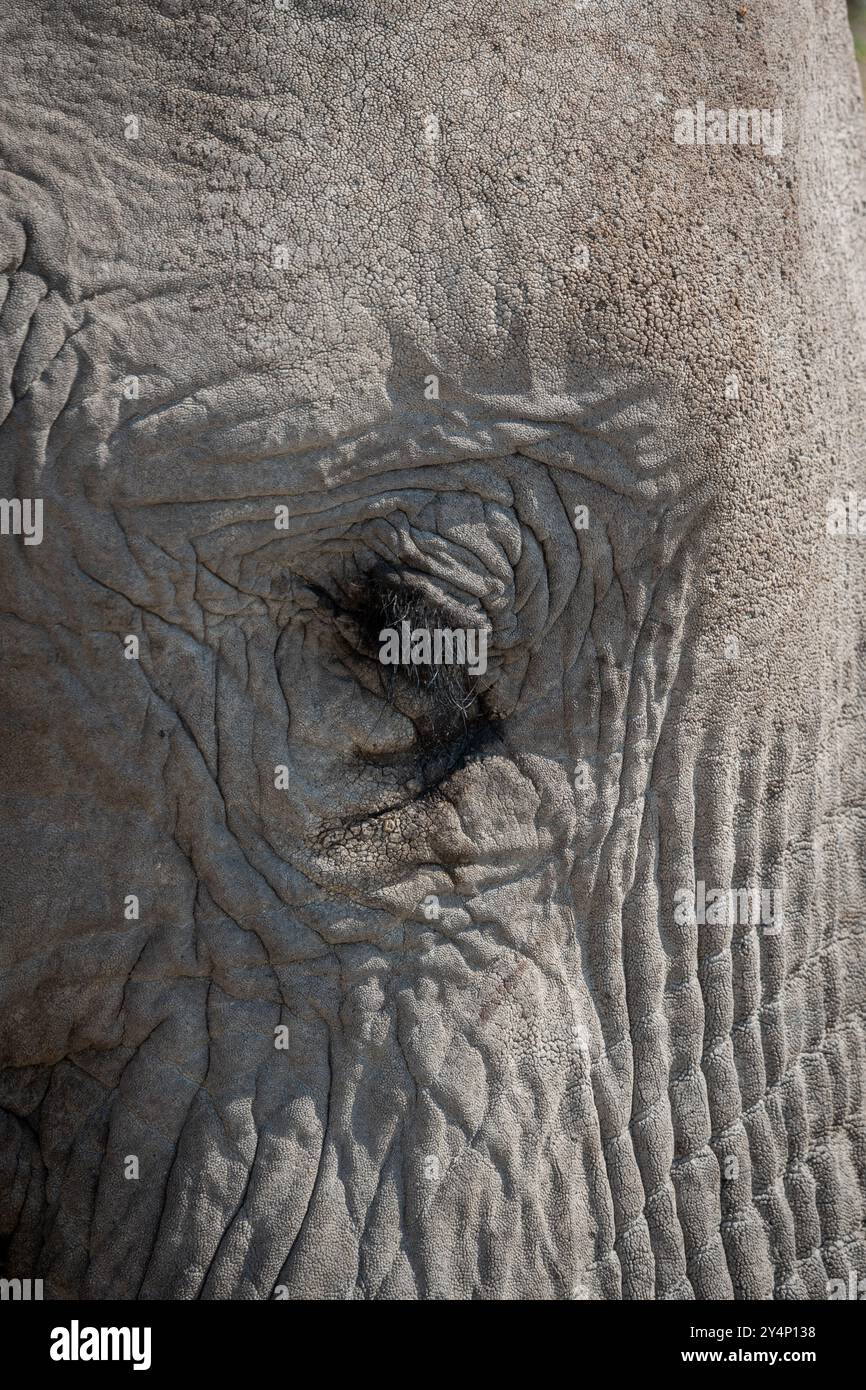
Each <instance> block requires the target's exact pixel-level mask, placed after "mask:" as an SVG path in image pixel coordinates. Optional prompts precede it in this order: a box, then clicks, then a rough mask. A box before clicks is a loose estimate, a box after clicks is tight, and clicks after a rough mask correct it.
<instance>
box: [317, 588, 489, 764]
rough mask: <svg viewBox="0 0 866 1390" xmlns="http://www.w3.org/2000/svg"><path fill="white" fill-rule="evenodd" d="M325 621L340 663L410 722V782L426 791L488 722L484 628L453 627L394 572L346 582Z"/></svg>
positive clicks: (483, 734) (473, 747)
mask: <svg viewBox="0 0 866 1390" xmlns="http://www.w3.org/2000/svg"><path fill="white" fill-rule="evenodd" d="M332 620H333V623H334V627H335V629H336V631H337V632H338V634H339V639H340V641H341V642H342V643H343V644H344V652H343V656H344V664H345V665H346V666H347V667H348V668H349V669H350V670H351V671H352V673H353V675H354V676H355V677H356V679H359V680H361V681H362V682H363V684H364V686H365V688H366V689H368V690H373V691H375V692H376V693H378V694H379V695H380V696H381V698H382V699H383V700H384V701H385V702H386V703H387V704H388V705H389V706H390V707H391V708H393V709H394V710H396V711H397V712H398V713H400V714H402V715H404V716H406V717H407V718H408V719H409V720H411V722H412V724H413V725H414V728H415V736H416V740H415V748H414V750H413V756H412V767H411V776H412V778H413V779H415V780H417V781H419V782H420V784H421V785H422V786H423V787H424V788H425V789H426V790H429V789H430V788H431V787H433V786H437V785H439V784H441V782H442V781H443V779H444V778H445V777H446V776H448V775H449V774H450V773H451V772H454V771H456V770H457V768H458V767H460V766H462V765H463V764H464V763H465V762H466V761H467V760H468V759H469V757H471V756H472V755H473V754H475V753H477V752H478V751H479V750H480V748H481V746H482V745H483V743H484V742H485V740H486V739H487V738H488V737H489V735H490V734H491V732H492V730H493V726H494V724H495V721H494V720H493V719H492V718H491V716H490V714H489V712H488V707H487V700H486V697H485V694H484V686H483V680H482V678H483V676H484V675H485V673H486V671H487V644H488V636H489V629H488V628H487V626H486V625H482V624H480V623H479V624H478V625H476V626H474V627H471V626H470V627H461V626H459V625H456V624H454V623H453V621H451V620H450V619H449V617H448V616H447V615H446V614H445V612H444V611H443V610H442V609H440V608H438V607H437V606H436V605H435V604H433V603H432V602H431V601H430V599H429V598H428V597H426V595H425V594H423V593H422V592H421V591H420V590H419V589H417V588H413V587H412V586H411V584H409V583H407V582H406V581H405V579H404V578H403V576H402V575H400V574H399V573H395V572H393V571H385V572H380V573H378V574H374V575H370V576H367V577H364V578H362V579H361V580H360V581H358V582H357V583H356V584H354V585H352V586H351V587H350V588H349V589H348V590H347V591H346V593H345V595H344V597H343V599H342V600H341V602H340V603H338V604H334V606H333V610H332ZM369 761H370V762H376V763H381V761H382V760H381V758H379V757H371V758H370V759H369ZM407 775H409V772H408V771H407Z"/></svg>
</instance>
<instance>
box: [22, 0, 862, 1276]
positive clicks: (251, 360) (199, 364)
mask: <svg viewBox="0 0 866 1390" xmlns="http://www.w3.org/2000/svg"><path fill="white" fill-rule="evenodd" d="M286 4H287V8H286V9H285V10H277V9H276V8H274V7H272V6H270V5H263V4H246V3H245V4H240V3H235V0H225V3H221V4H220V5H219V6H216V7H214V13H208V14H205V13H204V12H203V9H202V7H201V6H200V5H198V4H197V3H193V0H160V2H159V3H156V2H155V0H150V3H142V2H141V0H135V3H132V0H123V3H121V4H119V5H110V4H108V3H107V0H72V3H71V4H70V3H68V2H67V0H64V3H63V4H61V3H60V0H48V2H47V3H44V4H42V5H40V6H39V7H38V13H36V14H32V13H29V12H28V13H26V14H23V15H22V17H21V18H18V19H13V18H10V17H9V14H8V12H7V13H6V14H5V15H4V17H3V20H2V33H0V48H2V51H3V54H4V62H3V67H4V79H3V80H4V84H5V90H6V97H5V99H4V102H3V105H2V111H0V132H2V157H3V166H4V171H3V172H2V174H0V247H2V255H3V267H2V268H3V269H4V270H5V271H6V277H5V279H4V281H3V290H2V293H3V299H2V310H0V338H2V366H0V391H2V397H3V399H2V409H0V418H2V419H3V423H2V427H0V458H2V484H0V487H2V495H3V496H5V497H7V498H9V497H13V496H17V497H42V498H44V499H45V537H44V540H43V542H42V544H41V545H38V546H36V545H34V546H25V545H24V544H23V543H22V539H21V538H20V537H19V538H14V537H11V536H4V537H2V538H0V563H2V569H3V576H2V577H3V593H4V595H5V598H4V609H3V611H4V617H3V620H2V644H3V652H4V656H3V662H2V665H0V682H2V706H3V713H4V721H3V722H4V728H5V729H6V732H5V733H4V737H3V743H2V777H3V795H4V802H3V807H4V825H5V829H4V853H3V856H2V875H3V884H2V898H3V909H4V915H3V925H2V962H3V975H2V988H3V1006H2V1014H0V1059H2V1063H3V1069H2V1084H0V1103H2V1111H0V1115H2V1121H0V1231H2V1232H3V1233H5V1235H6V1237H7V1238H8V1249H7V1273H8V1274H10V1275H17V1276H19V1277H26V1276H37V1277H43V1278H44V1280H45V1287H46V1296H50V1297H53V1298H69V1297H85V1298H92V1299H104V1298H116V1297H119V1298H127V1299H134V1298H144V1299H150V1298H172V1299H189V1298H196V1297H201V1298H218V1299H227V1298H234V1299H238V1298H240V1299H258V1298H269V1297H272V1296H277V1297H284V1296H287V1297H290V1298H318V1297H323V1298H328V1299H341V1298H356V1299H377V1298H382V1299H416V1298H418V1299H429V1298H434V1299H437V1298H438V1299H442V1298H446V1299H447V1298H489V1299H511V1298H531V1299H568V1298H587V1299H618V1298H628V1299H691V1298H696V1299H708V1298H722V1299H729V1298H737V1299H769V1298H791V1297H800V1298H802V1297H806V1298H815V1299H820V1298H824V1297H826V1295H827V1286H828V1281H829V1280H831V1279H834V1278H845V1277H846V1276H847V1274H848V1272H849V1271H850V1270H852V1269H856V1270H858V1271H859V1272H860V1273H864V1272H866V1239H864V1187H866V1123H864V1107H863V1092H864V1077H866V1040H864V1026H863V1006H864V999H866V936H864V891H866V875H864V854H863V849H864V845H863V839H864V815H866V781H864V748H866V717H864V716H866V688H864V680H866V632H864V615H866V608H864V602H863V595H864V592H866V575H864V552H866V537H864V538H862V539H858V538H856V537H854V538H847V539H846V538H838V537H828V536H827V535H826V533H825V506H826V501H827V498H828V497H830V496H834V495H844V493H845V491H846V490H847V489H855V490H858V491H859V492H860V493H861V494H866V459H864V443H863V419H864V413H863V405H864V399H863V398H864V382H866V372H864V365H866V364H864V360H863V359H864V352H863V325H864V321H866V296H864V266H866V259H864V256H866V248H864V238H863V226H864V211H866V179H864V169H866V159H864V155H866V131H864V122H863V111H862V103H861V99H860V96H859V92H858V90H857V84H856V79H855V72H854V64H853V58H852V55H851V52H850V39H849V37H848V34H847V32H846V27H845V16H844V5H843V4H842V3H841V0H832V3H831V0H775V3H750V4H749V5H748V7H747V8H746V9H745V13H738V11H741V10H743V8H744V7H742V6H737V5H735V4H733V3H727V0H726V2H725V3H713V4H706V5H705V4H704V3H703V2H702V0H700V3H695V4H690V5H687V6H683V4H682V3H680V0H659V3H656V4H653V5H649V4H648V3H642V2H641V0H598V3H586V4H579V5H575V6H568V5H566V4H559V3H557V4H554V3H552V0H550V2H549V3H548V0H541V3H540V4H539V3H533V4H532V5H525V6H524V5H522V4H520V3H517V0H506V3H505V4H504V5H497V6H491V5H489V4H485V5H474V4H473V5H470V6H469V7H467V6H466V5H465V4H464V3H461V4H460V5H456V4H455V5H453V6H452V5H450V4H448V3H443V4H439V5H436V6H433V7H431V6H427V5H421V4H416V3H414V0H404V2H403V3H400V0H389V3H385V4H383V3H381V2H380V0H377V3H376V4H372V3H359V4H352V5H348V4H345V5H344V4H341V3H336V0H334V3H330V2H329V0H286ZM49 93H50V94H49ZM699 100H705V101H706V104H707V105H708V106H712V105H718V106H721V107H725V108H727V107H728V106H737V105H740V106H744V107H757V108H768V109H774V108H776V107H779V108H781V109H782V111H783V118H784V148H783V150H782V152H781V154H779V155H772V154H770V153H769V152H768V151H767V150H765V149H764V148H762V147H745V148H740V147H738V148H716V149H701V148H689V147H684V146H680V145H677V144H675V143H674V141H673V139H672V131H673V125H674V112H675V111H676V109H678V108H680V107H693V106H694V105H695V103H696V102H697V101H699ZM133 114H137V115H138V117H139V120H140V135H139V139H138V140H128V139H126V138H125V135H124V129H125V125H124V122H125V117H127V116H129V115H133ZM431 115H433V116H435V117H436V118H437V120H438V128H437V126H436V123H435V122H434V123H432V125H431V124H430V122H429V120H428V118H429V117H430V116H431ZM277 247H283V248H284V250H283V251H282V252H280V253H279V255H278V253H277V252H276V251H275V248H277ZM582 247H586V248H588V252H589V262H588V264H585V258H584V255H583V252H582V250H581V248H582ZM277 259H280V260H281V264H280V265H277V264H275V261H276V260H277ZM731 373H736V374H737V377H738V380H739V383H740V391H739V398H738V399H737V398H735V397H733V396H732V395H731V393H730V392H728V393H726V380H728V379H729V377H730V374H731ZM130 375H135V376H137V377H138V378H139V379H140V394H139V398H138V399H137V400H136V399H128V398H127V396H126V395H125V394H124V382H125V380H126V378H127V377H128V376H130ZM431 375H435V376H436V377H438V380H439V398H438V399H435V397H431V396H430V394H429V385H430V384H429V380H428V378H429V377H430V376H431ZM425 383H426V386H427V388H428V389H427V394H425ZM282 504H287V505H288V507H289V513H290V523H289V528H288V530H278V529H277V528H276V526H275V507H276V506H278V505H282ZM579 505H585V506H587V507H588V509H589V526H588V529H586V530H576V529H575V527H574V525H573V514H574V508H575V507H576V506H579ZM383 565H384V566H385V572H386V573H388V574H390V575H391V576H394V575H396V576H397V577H398V578H399V579H400V581H401V582H402V583H403V584H405V585H406V586H408V587H409V588H414V589H417V590H420V591H422V592H423V594H424V596H425V598H426V600H427V601H429V602H430V603H432V604H434V605H435V604H442V605H444V607H445V609H446V611H447V612H449V613H451V614H455V613H459V614H461V615H463V617H464V619H465V620H466V621H467V622H470V621H473V620H474V621H475V622H478V621H479V620H480V619H479V615H482V614H483V615H484V616H485V620H486V621H487V622H488V623H489V624H490V627H491V646H490V665H489V669H488V672H487V675H486V676H485V677H484V678H483V680H482V681H481V686H482V687H483V689H480V690H479V703H478V709H479V711H480V712H479V713H478V717H477V720H476V723H475V724H474V725H473V737H474V741H473V744H472V747H471V749H470V750H469V751H468V752H467V753H466V755H465V756H463V757H457V756H456V755H455V756H454V757H453V758H451V762H452V763H453V764H455V765H454V766H453V767H451V770H450V771H446V773H445V775H444V776H442V777H440V778H439V779H438V781H436V784H435V785H433V786H424V785H423V777H422V776H421V775H420V774H419V771H418V769H419V766H420V762H419V758H420V754H419V751H418V747H419V745H418V739H419V732H418V731H419V729H420V728H421V727H422V726H423V724H424V720H425V712H424V709H423V707H422V706H423V697H422V698H421V700H420V703H419V702H418V701H416V703H415V705H414V706H413V707H411V708H409V707H408V706H406V703H405V701H404V702H403V707H402V708H401V705H400V701H396V702H395V703H393V704H391V703H389V702H388V699H386V698H385V696H384V694H383V689H382V685H381V682H380V679H379V675H380V673H379V671H378V670H377V669H376V663H375V661H369V660H365V659H364V658H363V657H361V656H359V655H358V654H357V652H356V651H353V648H352V639H351V635H349V636H347V631H346V625H345V620H344V618H341V617H340V614H339V613H338V612H335V608H334V605H335V604H336V605H340V604H342V601H343V598H344V597H345V595H346V594H349V593H356V592H364V588H363V586H364V584H365V582H368V579H369V576H370V575H371V574H372V575H374V576H375V575H376V574H377V573H381V572H382V566H383ZM365 577H366V578H365ZM359 586H360V588H359ZM127 634H133V635H136V636H138V638H139V640H140V656H139V659H138V660H128V659H126V658H125V656H124V645H125V644H124V638H125V637H126V635H127ZM731 638H735V639H736V642H737V643H738V644H739V655H738V658H737V659H732V658H731V656H730V653H731V652H732V651H734V652H735V651H736V644H734V645H733V646H732V645H731V641H730V639H731ZM428 722H429V721H428ZM476 735H477V737H476ZM440 741H442V742H444V743H445V744H447V743H448V736H443V738H442V740H440ZM428 742H429V740H428ZM435 742H436V739H435V738H434V743H435ZM443 756H444V757H445V759H446V761H447V760H448V758H450V757H451V754H450V752H449V749H448V748H447V747H446V748H445V749H444V754H443ZM278 766H285V767H287V768H288V780H289V786H288V789H285V790H281V789H278V788H277V787H276V786H275V785H274V782H275V774H274V769H275V768H276V767H278ZM582 767H583V768H585V769H587V772H586V773H585V774H584V777H583V779H581V778H580V777H578V779H577V780H578V785H577V786H575V777H576V773H577V772H578V771H579V769H580V768H582ZM581 780H584V781H585V782H586V785H585V786H581V785H580V782H581ZM699 880H703V881H704V882H705V883H707V884H709V885H719V886H721V887H728V886H731V885H733V886H741V885H744V884H751V883H755V882H757V883H760V884H763V885H764V886H766V887H772V888H776V889H780V888H783V890H784V900H785V921H784V928H783V930H782V931H781V932H780V933H779V934H778V935H775V936H773V935H767V934H766V933H764V932H762V931H760V930H757V929H756V928H755V927H754V926H749V925H735V926H731V927H727V928H725V927H719V926H718V925H715V926H709V925H705V926H701V925H696V924H695V923H694V922H688V921H687V922H685V924H681V923H678V922H677V921H676V919H675V911H674V903H675V893H676V892H677V890H678V889H681V888H684V887H685V888H688V889H691V888H693V886H694V885H695V884H696V882H698V881H699ZM431 894H433V895H436V896H437V897H438V900H439V904H440V908H441V911H440V914H439V916H438V918H437V917H435V916H434V917H432V918H428V917H427V916H425V912H424V908H423V904H424V902H425V899H427V898H428V895H431ZM128 895H136V896H137V897H138V898H139V901H140V916H139V917H138V919H137V920H136V919H135V918H134V917H133V918H130V917H127V916H126V915H125V903H126V900H127V898H128ZM280 1025H286V1027H287V1029H288V1033H287V1037H288V1046H287V1047H284V1048H280V1047H277V1046H276V1045H275V1042H276V1040H277V1038H278V1036H279V1035H278V1034H275V1029H278V1028H279V1026H280ZM131 1156H132V1157H135V1158H136V1159H137V1160H138V1165H139V1175H138V1177H137V1178H135V1177H127V1176H126V1173H127V1172H128V1171H129V1162H128V1160H129V1158H130V1157H131ZM733 1160H736V1162H734V1161H733Z"/></svg>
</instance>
